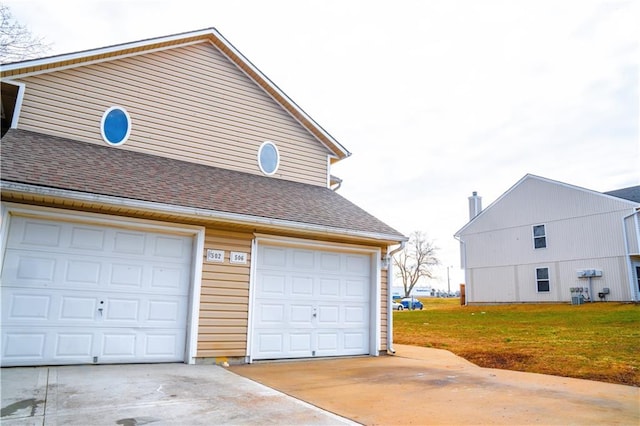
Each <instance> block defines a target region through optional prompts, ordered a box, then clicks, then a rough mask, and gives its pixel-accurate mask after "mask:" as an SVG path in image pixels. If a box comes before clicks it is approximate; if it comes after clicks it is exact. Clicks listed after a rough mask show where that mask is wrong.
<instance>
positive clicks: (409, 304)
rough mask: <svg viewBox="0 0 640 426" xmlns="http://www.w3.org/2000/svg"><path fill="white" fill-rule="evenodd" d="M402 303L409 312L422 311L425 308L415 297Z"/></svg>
mask: <svg viewBox="0 0 640 426" xmlns="http://www.w3.org/2000/svg"><path fill="white" fill-rule="evenodd" d="M400 303H402V306H403V307H404V308H405V309H409V310H415V309H420V310H422V308H423V307H424V306H423V305H422V302H421V301H419V300H418V299H416V298H414V297H405V298H404V299H402V301H401V302H400Z"/></svg>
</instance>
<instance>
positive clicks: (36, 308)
mask: <svg viewBox="0 0 640 426" xmlns="http://www.w3.org/2000/svg"><path fill="white" fill-rule="evenodd" d="M50 307H51V297H49V296H43V295H40V294H24V293H23V294H11V293H8V294H7V295H6V296H5V295H3V297H2V312H3V315H2V317H3V318H2V323H3V324H5V325H6V324H7V322H8V321H12V320H13V321H25V320H27V321H34V320H35V321H38V320H46V319H47V318H49V309H50Z"/></svg>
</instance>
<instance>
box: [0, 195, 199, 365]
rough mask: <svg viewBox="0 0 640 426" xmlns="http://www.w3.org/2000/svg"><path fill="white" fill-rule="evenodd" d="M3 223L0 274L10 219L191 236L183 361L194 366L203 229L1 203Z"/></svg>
mask: <svg viewBox="0 0 640 426" xmlns="http://www.w3.org/2000/svg"><path fill="white" fill-rule="evenodd" d="M0 207H1V209H2V216H1V217H2V223H1V226H0V241H1V242H2V247H3V250H2V253H0V274H1V272H2V267H3V264H2V262H3V260H4V250H6V246H7V238H8V234H9V232H8V231H9V226H10V225H11V217H12V216H23V217H25V216H26V217H32V218H40V219H48V220H60V221H65V222H82V223H88V224H93V225H99V226H111V227H117V228H122V227H125V228H128V229H135V230H139V231H148V232H160V233H166V234H180V235H190V236H191V237H192V238H193V254H192V259H191V280H190V283H189V307H188V314H187V341H186V342H185V354H184V362H185V363H186V364H195V361H196V354H197V350H198V320H199V312H200V286H201V283H202V256H201V253H204V236H205V228H204V227H202V226H193V225H182V224H180V225H176V224H174V223H170V222H161V221H155V220H149V219H137V218H133V217H124V216H123V217H120V216H111V215H107V214H102V213H88V212H83V211H78V210H62V209H55V208H50V207H40V206H29V205H25V204H17V203H5V202H3V203H1V204H0Z"/></svg>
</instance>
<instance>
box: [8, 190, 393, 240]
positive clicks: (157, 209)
mask: <svg viewBox="0 0 640 426" xmlns="http://www.w3.org/2000/svg"><path fill="white" fill-rule="evenodd" d="M0 189H1V190H3V191H15V192H19V193H26V194H31V195H40V196H48V197H54V198H64V199H68V200H72V201H82V202H92V203H98V204H103V205H105V206H119V207H127V208H133V209H139V210H144V211H148V212H154V213H164V214H167V213H169V214H175V215H179V216H185V217H189V218H199V219H210V220H219V221H222V222H228V223H235V224H242V225H255V224H259V225H267V226H273V227H277V228H283V229H289V230H296V231H305V232H309V233H311V234H315V235H331V236H341V237H344V236H348V237H353V238H361V239H366V240H372V241H376V242H381V241H382V242H385V243H398V242H399V241H403V239H406V237H403V238H398V236H396V235H390V234H381V233H376V232H366V231H356V230H352V229H343V228H334V227H330V226H324V225H316V224H310V223H302V222H294V221H290V220H283V219H271V218H266V217H261V216H251V215H246V214H240V213H229V212H224V211H218V210H209V209H201V208H197V207H186V206H178V205H174V204H166V203H158V202H153V201H143V200H134V199H130V198H122V197H116V196H112V195H101V194H92V193H88V192H79V191H70V190H67V189H59V188H48V187H43V186H37V185H31V184H24V183H16V182H7V181H1V182H0Z"/></svg>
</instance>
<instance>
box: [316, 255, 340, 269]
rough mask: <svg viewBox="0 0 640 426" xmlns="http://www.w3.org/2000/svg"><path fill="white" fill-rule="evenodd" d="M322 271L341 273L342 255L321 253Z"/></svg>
mask: <svg viewBox="0 0 640 426" xmlns="http://www.w3.org/2000/svg"><path fill="white" fill-rule="evenodd" d="M320 270H321V271H323V272H338V271H340V255H339V254H334V253H326V252H322V253H320Z"/></svg>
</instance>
